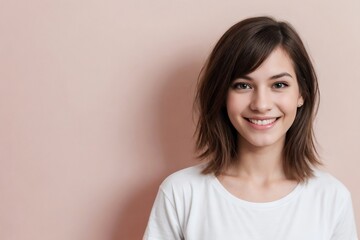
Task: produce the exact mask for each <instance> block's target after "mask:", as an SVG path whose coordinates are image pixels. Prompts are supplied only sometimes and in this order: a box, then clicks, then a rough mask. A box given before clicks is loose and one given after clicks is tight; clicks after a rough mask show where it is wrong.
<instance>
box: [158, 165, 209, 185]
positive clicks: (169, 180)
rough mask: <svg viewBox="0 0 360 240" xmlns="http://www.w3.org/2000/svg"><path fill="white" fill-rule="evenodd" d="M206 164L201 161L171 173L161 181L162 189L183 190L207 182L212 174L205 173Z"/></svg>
mask: <svg viewBox="0 0 360 240" xmlns="http://www.w3.org/2000/svg"><path fill="white" fill-rule="evenodd" d="M205 166H206V165H205V164H204V163H201V164H198V165H194V166H191V167H187V168H184V169H181V170H179V171H176V172H174V173H172V174H170V175H169V176H168V177H166V178H165V180H164V181H163V182H162V183H161V185H160V189H162V190H165V191H174V190H181V189H184V188H189V187H190V188H193V187H198V186H199V185H202V184H205V183H206V181H207V179H209V177H211V176H210V175H211V174H203V173H202V171H203V169H204V168H205Z"/></svg>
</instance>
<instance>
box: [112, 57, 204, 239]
mask: <svg viewBox="0 0 360 240" xmlns="http://www.w3.org/2000/svg"><path fill="white" fill-rule="evenodd" d="M189 59H190V61H189ZM194 59H195V60H197V59H198V57H197V58H196V57H194V58H186V59H184V58H183V59H182V61H181V62H182V63H186V64H182V65H181V63H180V67H178V68H177V69H175V70H174V71H172V72H170V74H169V75H168V76H167V77H166V79H164V80H165V81H162V82H164V88H163V89H162V90H161V93H160V96H159V101H158V105H157V106H158V112H157V115H158V129H157V131H156V132H158V134H159V135H160V140H161V147H162V149H161V150H162V154H163V155H162V156H160V158H161V159H164V162H161V163H160V164H162V166H161V168H162V169H164V170H163V171H162V172H161V173H160V174H159V173H157V174H156V173H154V175H153V176H152V177H151V178H150V179H144V185H143V186H142V188H139V189H137V190H136V191H135V194H133V195H131V196H128V198H127V203H126V204H125V205H124V206H125V207H124V209H122V210H121V212H122V213H121V216H119V220H118V223H117V226H118V229H117V230H116V232H115V237H114V238H113V240H138V239H142V236H143V234H144V231H145V228H146V225H147V221H148V218H149V215H150V211H151V207H152V204H153V202H154V199H155V196H156V193H157V191H158V188H159V185H160V183H161V181H162V180H163V179H164V178H165V177H166V176H167V175H169V174H170V173H172V172H174V171H176V170H178V169H181V168H184V167H186V166H190V165H194V164H195V163H196V160H195V158H194V153H193V149H194V140H193V133H194V129H195V127H194V123H193V117H192V106H193V98H194V88H195V86H196V82H197V77H198V74H199V71H200V68H201V65H202V63H200V62H199V61H198V62H195V61H194ZM186 60H187V61H186ZM172 66H179V63H176V64H172ZM155 114H156V113H155ZM157 164H158V163H157Z"/></svg>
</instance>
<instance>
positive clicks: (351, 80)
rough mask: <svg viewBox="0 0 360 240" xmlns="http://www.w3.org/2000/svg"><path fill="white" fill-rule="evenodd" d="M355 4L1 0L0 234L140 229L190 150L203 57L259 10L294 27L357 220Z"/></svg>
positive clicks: (46, 235) (97, 237)
mask: <svg viewBox="0 0 360 240" xmlns="http://www.w3.org/2000/svg"><path fill="white" fill-rule="evenodd" d="M359 12H360V1H359V0H343V1H335V0H333V1H329V0H319V1H310V0H307V1H287V0H283V1H281V0H277V1H267V0H264V1H244V0H242V1H239V0H238V1H235V0H226V1H215V0H210V1H209V0H206V1H205V0H201V1H200V0H198V1H196V0H195V1H194V0H191V1H190V0H178V1H171V0H170V1H169V0H155V1H145V0H144V1H132V0H123V1H121V0H120V1H115V0H102V1H100V0H97V1H96V0H90V1H83V0H53V1H44V0H43V1H41V0H32V1H26V0H0V164H1V165H0V239H4V240H5V239H6V240H25V239H26V240H27V239H31V240H35V239H36V240H45V239H46V240H48V239H51V240H64V239H67V240H70V239H71V240H120V239H124V240H127V239H130V240H132V239H134V240H135V239H140V238H141V236H142V234H143V231H144V228H145V225H146V221H147V218H148V214H149V211H150V208H151V205H152V202H153V200H154V197H155V194H156V191H157V187H158V185H159V183H160V181H161V180H162V179H163V178H164V176H166V175H168V174H169V173H170V172H173V171H175V170H177V169H180V168H183V167H185V166H189V165H191V164H194V163H196V161H195V160H194V158H193V138H192V133H193V130H194V124H193V120H192V112H191V107H192V99H193V91H194V86H195V82H196V79H197V76H198V73H199V70H200V68H201V66H202V64H203V63H204V61H205V59H206V57H207V55H208V54H209V52H210V50H211V48H212V47H213V46H214V44H215V42H216V41H217V40H218V38H219V37H220V36H221V34H222V33H223V32H224V31H225V30H226V29H227V28H228V27H230V26H231V25H232V24H234V23H235V22H237V21H239V20H241V19H243V18H245V17H249V16H255V15H259V14H267V15H272V16H275V17H277V18H279V19H286V20H288V21H290V22H291V23H292V24H293V25H294V26H295V27H296V28H297V30H298V31H299V32H300V35H301V36H302V38H303V39H304V40H305V43H306V46H307V47H308V49H309V51H310V53H311V56H312V58H313V60H314V62H315V66H316V69H317V71H318V75H319V80H320V85H321V93H322V102H321V108H320V112H319V117H318V120H317V122H316V131H317V133H318V140H319V144H320V145H321V148H320V153H321V155H322V159H323V161H324V163H325V164H326V166H325V167H326V169H327V170H328V171H330V172H332V173H333V174H334V175H335V176H336V177H338V178H339V179H340V180H341V181H342V182H343V183H344V184H345V185H346V186H347V187H348V188H349V189H350V191H351V192H352V196H353V202H354V207H355V211H356V218H357V226H358V229H359V227H360V189H359V187H358V185H357V184H358V183H359V182H360V174H359V166H360V163H359V160H360V159H359V156H360V146H359V139H360V127H359V126H360V125H359V122H360V108H359V103H360V94H359V89H360V71H359V63H360V14H359Z"/></svg>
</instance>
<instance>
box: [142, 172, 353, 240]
mask: <svg viewBox="0 0 360 240" xmlns="http://www.w3.org/2000/svg"><path fill="white" fill-rule="evenodd" d="M202 168H203V165H197V166H194V167H190V168H186V169H183V170H181V171H178V172H176V173H174V174H172V175H170V176H169V177H167V178H166V180H165V181H164V182H163V183H162V184H161V186H160V189H159V192H158V195H157V197H156V200H155V203H154V206H153V209H152V211H151V215H150V219H149V223H148V226H147V228H146V231H145V235H144V238H143V239H144V240H175V239H184V240H202V239H204V240H357V239H358V238H357V233H356V225H355V220H354V215H353V208H352V202H351V196H350V193H349V191H348V190H347V189H346V188H345V186H344V185H343V184H342V183H340V182H339V181H338V180H336V179H335V178H334V177H332V176H331V175H330V174H328V173H324V172H322V171H319V170H316V171H315V175H316V177H314V178H311V179H310V180H309V181H308V182H307V183H303V184H298V185H297V186H296V188H295V189H294V190H293V191H292V192H291V193H289V194H288V195H287V196H285V197H283V198H281V199H279V200H276V201H272V202H266V203H253V202H248V201H244V200H241V199H239V198H237V197H235V196H234V195H232V194H231V193H230V192H228V191H227V190H226V189H225V188H224V187H223V185H222V184H221V183H220V182H219V181H218V179H217V178H216V177H215V176H214V175H213V174H208V175H204V174H201V170H202Z"/></svg>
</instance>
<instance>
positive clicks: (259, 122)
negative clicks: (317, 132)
mask: <svg viewBox="0 0 360 240" xmlns="http://www.w3.org/2000/svg"><path fill="white" fill-rule="evenodd" d="M302 104H303V98H302V96H301V94H300V91H299V86H298V83H297V79H296V74H295V70H294V67H293V64H292V61H291V59H290V58H289V56H288V55H287V53H286V52H285V51H284V50H283V49H282V48H280V47H278V48H276V49H275V50H274V51H273V52H272V53H271V54H270V55H269V57H268V58H267V59H266V60H265V61H264V62H263V63H262V64H261V65H260V66H259V67H258V68H257V69H256V70H255V71H253V72H251V73H250V74H248V75H246V76H241V77H240V78H238V79H235V80H234V82H233V83H232V85H231V87H230V89H229V91H228V96H227V101H226V107H227V112H228V116H229V119H230V121H231V123H232V124H233V126H234V127H235V128H236V130H237V131H238V133H239V138H238V139H239V141H238V142H239V143H238V144H239V147H238V149H239V152H238V159H237V161H236V163H237V164H235V165H233V166H231V167H230V168H229V169H227V170H226V171H224V173H223V174H221V175H220V176H219V177H218V179H219V181H220V182H221V183H222V184H223V186H224V187H225V188H226V189H227V190H228V191H229V192H231V193H232V194H233V195H235V196H237V197H239V198H241V199H243V200H247V201H251V202H269V201H274V200H277V199H280V198H281V197H284V196H285V195H287V194H288V193H289V192H291V191H292V190H293V189H294V188H295V187H296V185H297V182H296V181H293V180H289V179H287V178H286V176H285V174H284V171H283V167H282V161H283V154H282V152H283V148H284V144H285V136H286V132H287V131H288V129H289V128H290V127H291V125H292V123H293V122H294V119H295V116H296V111H297V108H298V106H299V105H302Z"/></svg>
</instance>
